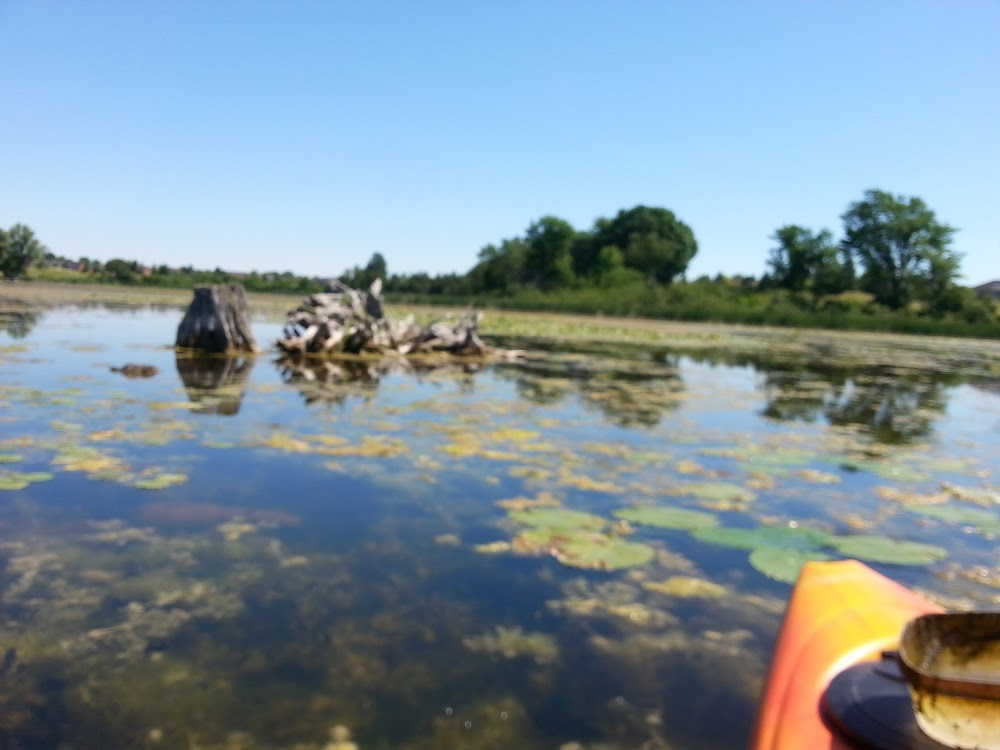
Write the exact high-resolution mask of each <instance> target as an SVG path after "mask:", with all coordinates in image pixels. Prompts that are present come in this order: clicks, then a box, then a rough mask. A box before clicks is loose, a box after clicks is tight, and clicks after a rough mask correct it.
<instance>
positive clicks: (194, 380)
mask: <svg viewBox="0 0 1000 750" xmlns="http://www.w3.org/2000/svg"><path fill="white" fill-rule="evenodd" d="M175 362H176V365H177V374H178V375H180V378H181V382H182V383H183V384H184V390H185V391H187V395H188V398H189V399H191V402H192V403H195V404H198V406H197V407H196V408H194V409H193V410H192V411H194V412H195V413H196V414H220V415H224V416H232V415H234V414H237V413H238V412H239V410H240V404H241V403H242V401H243V396H244V394H245V393H246V388H247V380H248V379H249V377H250V371H251V370H253V366H254V360H253V358H252V357H247V356H243V357H226V356H221V357H220V356H193V357H192V356H183V355H180V354H178V355H177V357H176V359H175Z"/></svg>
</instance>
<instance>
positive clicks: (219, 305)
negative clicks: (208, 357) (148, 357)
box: [175, 284, 260, 353]
mask: <svg viewBox="0 0 1000 750" xmlns="http://www.w3.org/2000/svg"><path fill="white" fill-rule="evenodd" d="M175 346H178V347H183V348H186V349H202V350H204V351H207V352H212V353H222V352H229V351H240V352H258V351H260V347H258V346H257V342H256V340H255V339H254V337H253V330H252V329H251V328H250V312H249V308H248V307H247V298H246V295H245V294H244V293H243V287H242V286H241V285H239V284H213V285H211V286H196V287H195V288H194V299H193V300H192V301H191V305H190V306H189V307H188V309H187V312H186V313H185V314H184V319H183V320H182V321H181V324H180V325H179V326H178V327H177V343H176V344H175Z"/></svg>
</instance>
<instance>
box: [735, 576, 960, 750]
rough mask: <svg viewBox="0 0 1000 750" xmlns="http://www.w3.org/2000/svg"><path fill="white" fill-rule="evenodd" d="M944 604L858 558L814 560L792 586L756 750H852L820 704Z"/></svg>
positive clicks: (760, 717) (762, 706)
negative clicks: (849, 672) (847, 674)
mask: <svg viewBox="0 0 1000 750" xmlns="http://www.w3.org/2000/svg"><path fill="white" fill-rule="evenodd" d="M940 611H941V609H940V607H938V606H937V605H935V604H933V603H932V602H930V601H928V600H927V599H925V598H923V597H921V596H919V595H918V594H916V593H914V592H913V591H910V590H909V589H907V588H905V587H903V586H901V585H900V584H898V583H896V582H895V581H892V580H890V579H888V578H886V577H885V576H883V575H881V574H879V573H876V572H875V571H874V570H872V569H871V568H869V567H868V566H866V565H864V564H862V563H860V562H857V561H855V560H845V561H840V562H810V563H806V565H805V566H804V567H803V569H802V573H801V574H800V575H799V579H798V581H797V582H796V584H795V588H794V590H793V591H792V598H791V600H790V601H789V604H788V610H787V612H786V614H785V620H784V623H783V624H782V626H781V633H780V634H779V636H778V643H777V646H776V647H775V651H774V656H773V657H772V661H771V670H770V673H769V674H768V677H767V681H766V682H765V684H764V691H763V693H762V697H761V702H760V706H759V708H758V713H757V722H756V726H755V727H754V732H753V736H752V738H751V742H750V750H800V749H801V750H804V749H805V748H809V749H810V750H816V749H818V748H822V749H823V750H849V749H850V748H852V747H854V746H853V745H851V744H849V742H848V741H847V740H845V739H843V737H842V736H840V735H839V734H838V733H836V732H833V731H831V730H830V729H829V728H828V726H827V724H826V723H825V722H824V720H823V717H822V715H821V710H820V705H821V700H822V698H823V695H824V692H825V691H826V689H827V687H828V686H829V685H830V682H831V681H832V680H833V679H834V677H836V676H837V675H839V674H840V673H841V672H843V671H844V670H845V669H847V668H848V667H852V666H854V665H857V664H860V663H862V662H873V661H877V660H879V659H880V657H881V654H882V652H883V651H886V650H890V649H895V648H897V646H898V644H899V636H900V634H901V632H902V630H903V626H904V625H906V623H907V622H909V621H910V620H912V619H913V618H915V617H919V616H920V615H924V614H930V613H933V612H940Z"/></svg>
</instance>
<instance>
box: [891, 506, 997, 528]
mask: <svg viewBox="0 0 1000 750" xmlns="http://www.w3.org/2000/svg"><path fill="white" fill-rule="evenodd" d="M910 510H912V511H913V512H914V513H919V514H920V515H922V516H930V517H931V518H936V519H938V520H939V521H946V522H948V523H969V524H979V523H982V524H989V523H996V522H1000V516H997V514H996V513H993V512H991V511H988V510H985V509H983V508H968V507H964V506H961V505H950V504H949V505H914V506H910Z"/></svg>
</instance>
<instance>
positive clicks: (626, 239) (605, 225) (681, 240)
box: [594, 206, 698, 284]
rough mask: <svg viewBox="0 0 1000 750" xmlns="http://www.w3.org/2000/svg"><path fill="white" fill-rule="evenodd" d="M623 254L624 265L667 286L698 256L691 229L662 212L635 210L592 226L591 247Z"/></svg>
mask: <svg viewBox="0 0 1000 750" xmlns="http://www.w3.org/2000/svg"><path fill="white" fill-rule="evenodd" d="M608 245H612V246H614V247H617V248H618V249H619V250H621V251H622V254H623V257H624V262H625V265H626V266H627V267H628V268H632V269H635V270H636V271H639V272H641V273H643V274H645V275H647V276H649V277H651V278H654V279H656V280H657V281H659V282H660V283H663V284H668V283H670V282H671V281H673V280H674V279H675V278H676V277H677V276H679V275H680V274H682V273H684V271H685V270H687V266H688V263H690V262H691V259H692V258H693V257H694V256H695V253H697V252H698V243H697V241H695V238H694V232H692V231H691V227H689V226H688V225H687V224H685V223H684V222H683V221H680V220H679V219H678V218H677V217H676V216H675V215H674V213H673V211H668V210H667V209H665V208H652V207H650V206H636V207H635V208H631V209H629V210H627V211H619V212H618V215H617V216H615V218H614V219H611V220H610V221H607V220H605V221H599V222H598V223H597V224H596V225H595V231H594V246H595V247H596V248H597V249H598V250H597V252H598V253H599V252H600V249H601V248H604V247H607V246H608Z"/></svg>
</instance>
